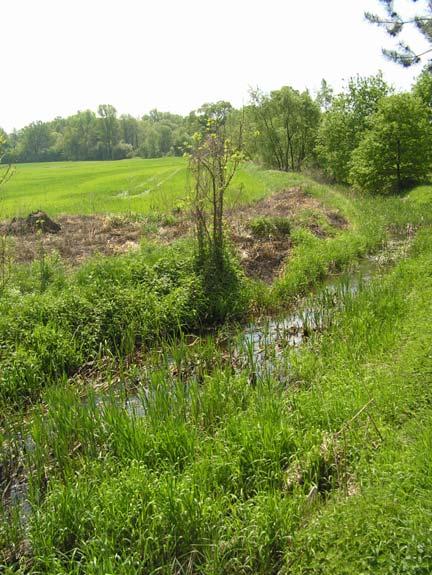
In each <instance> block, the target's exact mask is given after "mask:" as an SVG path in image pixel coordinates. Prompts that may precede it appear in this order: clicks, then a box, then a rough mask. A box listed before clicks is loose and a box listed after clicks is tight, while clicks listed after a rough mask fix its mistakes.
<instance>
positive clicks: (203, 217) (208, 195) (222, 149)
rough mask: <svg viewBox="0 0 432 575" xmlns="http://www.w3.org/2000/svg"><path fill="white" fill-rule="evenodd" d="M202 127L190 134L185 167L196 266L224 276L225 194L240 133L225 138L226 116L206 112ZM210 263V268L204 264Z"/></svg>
mask: <svg viewBox="0 0 432 575" xmlns="http://www.w3.org/2000/svg"><path fill="white" fill-rule="evenodd" d="M206 116H207V121H206V128H205V130H203V131H201V132H196V133H195V135H194V146H193V148H192V151H191V154H190V157H189V167H190V170H191V173H192V175H193V177H194V180H195V189H194V198H193V213H194V219H195V227H196V234H197V239H198V258H197V261H198V265H199V267H200V268H204V267H210V268H212V271H213V272H216V273H217V274H223V273H224V271H225V270H224V261H225V260H224V252H225V249H224V230H223V216H224V201H225V193H226V191H227V189H228V187H229V185H230V183H231V181H232V179H233V177H234V175H235V173H236V171H237V168H238V166H239V164H240V162H241V161H242V159H243V153H242V133H241V131H240V133H239V134H238V135H237V138H236V140H233V139H232V138H230V137H229V128H228V121H227V114H221V113H220V109H217V108H214V109H213V110H212V112H211V113H210V114H209V113H208V110H207V111H206ZM208 264H210V266H209V265H208Z"/></svg>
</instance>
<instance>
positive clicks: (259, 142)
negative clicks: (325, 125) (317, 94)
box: [248, 86, 320, 172]
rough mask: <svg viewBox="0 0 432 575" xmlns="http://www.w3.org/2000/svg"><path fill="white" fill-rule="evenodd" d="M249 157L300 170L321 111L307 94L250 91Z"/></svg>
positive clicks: (290, 90) (309, 151) (284, 90)
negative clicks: (267, 93) (251, 136)
mask: <svg viewBox="0 0 432 575" xmlns="http://www.w3.org/2000/svg"><path fill="white" fill-rule="evenodd" d="M248 114H249V116H250V121H251V124H252V125H251V127H250V129H251V131H252V133H253V134H254V135H255V138H254V139H253V140H252V142H251V143H250V151H251V155H252V156H257V157H258V158H259V159H260V160H261V161H262V162H263V163H264V164H265V165H267V166H269V167H272V168H276V169H278V170H284V171H286V172H288V171H300V170H301V168H302V166H303V165H304V163H305V162H306V161H307V160H308V159H309V158H310V156H311V154H312V150H313V148H314V145H315V137H316V132H317V128H318V123H319V116H320V110H319V107H318V104H316V103H315V102H314V101H313V100H312V98H311V96H310V94H309V92H308V91H305V92H298V91H297V90H294V89H293V88H291V87H289V86H284V87H283V88H281V89H280V90H275V91H273V92H271V93H270V94H269V95H266V94H263V93H262V92H260V91H259V90H254V91H252V92H251V105H250V106H249V107H248Z"/></svg>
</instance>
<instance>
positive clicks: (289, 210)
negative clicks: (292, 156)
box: [227, 188, 348, 282]
mask: <svg viewBox="0 0 432 575" xmlns="http://www.w3.org/2000/svg"><path fill="white" fill-rule="evenodd" d="M257 217H262V218H278V217H279V218H282V217H284V218H287V219H288V221H290V222H292V224H293V226H296V225H298V226H301V227H305V228H307V229H309V230H310V231H311V232H312V233H313V234H314V235H316V236H318V237H326V236H327V235H328V233H329V230H331V228H343V227H346V226H347V225H348V222H347V221H346V219H345V218H344V217H343V215H342V214H340V213H339V212H335V211H329V210H327V209H326V208H325V207H324V206H323V205H322V204H321V203H320V202H319V201H318V200H316V199H315V198H313V197H312V196H309V195H307V194H306V193H305V192H304V191H303V190H302V189H301V188H291V189H289V190H283V191H281V192H278V193H276V194H273V195H271V196H269V197H267V198H264V199H263V200H260V201H258V202H255V203H254V204H250V205H248V206H244V207H241V208H238V209H235V210H231V211H228V212H227V219H228V222H229V225H230V228H231V235H232V240H233V242H234V244H235V245H236V246H237V248H238V250H239V254H240V258H241V261H242V265H243V267H244V269H245V272H246V274H247V275H249V276H250V277H254V278H259V279H261V280H264V281H266V282H271V281H273V280H274V279H275V277H277V276H278V274H279V273H280V271H281V269H282V266H283V263H284V261H285V260H286V258H287V257H289V253H290V250H291V247H292V241H291V239H290V237H289V235H287V236H286V237H285V238H281V237H273V238H272V237H269V238H265V239H263V238H256V237H254V235H253V234H252V233H251V222H252V220H254V219H256V218H257Z"/></svg>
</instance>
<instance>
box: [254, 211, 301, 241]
mask: <svg viewBox="0 0 432 575" xmlns="http://www.w3.org/2000/svg"><path fill="white" fill-rule="evenodd" d="M249 228H250V230H251V233H252V235H253V236H254V237H256V238H261V239H268V238H283V237H286V236H289V235H290V233H291V222H290V220H289V218H284V217H282V216H271V217H264V216H260V217H258V218H254V219H253V220H251V221H250V222H249Z"/></svg>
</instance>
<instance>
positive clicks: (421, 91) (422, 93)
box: [412, 69, 432, 119]
mask: <svg viewBox="0 0 432 575" xmlns="http://www.w3.org/2000/svg"><path fill="white" fill-rule="evenodd" d="M412 92H413V94H414V95H415V96H417V97H418V98H420V100H421V101H422V102H423V104H424V105H425V106H427V107H428V108H429V115H430V117H431V119H432V72H430V71H429V70H427V69H425V70H423V71H422V73H421V74H420V75H419V77H418V78H417V80H416V82H415V84H414V86H413V90H412Z"/></svg>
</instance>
